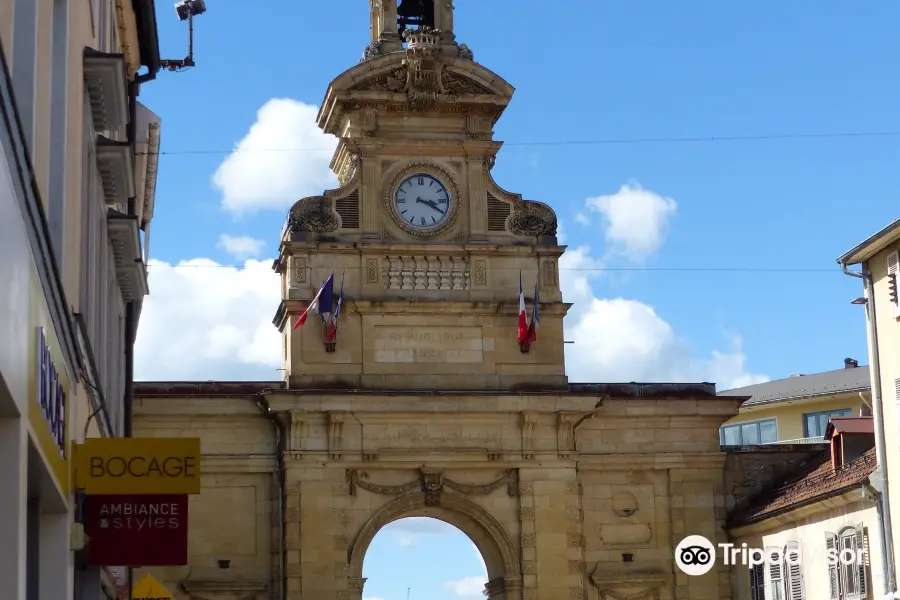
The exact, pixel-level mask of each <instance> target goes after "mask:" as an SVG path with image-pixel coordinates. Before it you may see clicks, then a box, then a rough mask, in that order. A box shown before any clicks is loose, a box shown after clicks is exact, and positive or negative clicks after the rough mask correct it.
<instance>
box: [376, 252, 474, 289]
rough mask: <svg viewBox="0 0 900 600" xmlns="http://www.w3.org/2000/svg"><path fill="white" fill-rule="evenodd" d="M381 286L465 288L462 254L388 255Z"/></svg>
mask: <svg viewBox="0 0 900 600" xmlns="http://www.w3.org/2000/svg"><path fill="white" fill-rule="evenodd" d="M384 260H385V263H386V269H385V275H386V276H385V277H384V282H385V287H386V288H387V289H389V290H468V289H469V287H470V283H471V282H470V274H469V261H468V260H467V258H466V257H465V256H388V257H386V258H385V259H384Z"/></svg>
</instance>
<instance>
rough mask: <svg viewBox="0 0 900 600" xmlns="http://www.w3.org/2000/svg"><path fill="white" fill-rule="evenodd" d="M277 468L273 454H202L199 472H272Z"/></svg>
mask: <svg viewBox="0 0 900 600" xmlns="http://www.w3.org/2000/svg"><path fill="white" fill-rule="evenodd" d="M277 469H278V462H277V460H276V458H275V454H274V453H273V454H202V455H201V456H200V472H201V474H206V475H208V474H211V473H234V474H243V473H274V472H275V471H276V470H277Z"/></svg>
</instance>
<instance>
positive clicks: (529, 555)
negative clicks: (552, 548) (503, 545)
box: [519, 471, 537, 600]
mask: <svg viewBox="0 0 900 600" xmlns="http://www.w3.org/2000/svg"><path fill="white" fill-rule="evenodd" d="M520 473H521V471H520ZM520 478H521V474H520ZM534 509H535V507H534V482H532V481H527V480H524V479H519V522H520V523H521V526H522V536H521V539H520V543H521V545H522V598H523V600H537V573H536V569H537V548H535V543H536V540H537V525H536V524H535V518H536V515H535V510H534Z"/></svg>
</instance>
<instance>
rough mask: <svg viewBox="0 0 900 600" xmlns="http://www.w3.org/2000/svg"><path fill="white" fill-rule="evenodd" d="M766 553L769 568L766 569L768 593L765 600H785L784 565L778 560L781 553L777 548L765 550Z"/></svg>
mask: <svg viewBox="0 0 900 600" xmlns="http://www.w3.org/2000/svg"><path fill="white" fill-rule="evenodd" d="M766 553H767V554H768V555H769V560H768V565H769V568H768V569H766V571H767V572H768V575H769V586H768V589H769V593H768V594H767V595H766V600H785V598H784V565H783V564H782V563H781V561H780V560H778V559H779V557H780V556H781V552H780V551H779V550H778V548H767V549H766Z"/></svg>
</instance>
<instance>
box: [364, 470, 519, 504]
mask: <svg viewBox="0 0 900 600" xmlns="http://www.w3.org/2000/svg"><path fill="white" fill-rule="evenodd" d="M367 477H368V474H367V473H365V472H360V471H359V470H357V469H347V472H346V478H347V485H348V488H349V490H350V495H351V496H355V495H356V488H357V487H360V488H362V489H364V490H366V491H367V492H370V493H372V494H377V495H379V496H391V497H394V498H396V497H398V496H405V495H407V494H413V493H416V492H424V493H425V505H426V506H438V505H440V502H441V494H442V493H443V491H444V488H447V489H449V490H453V491H454V492H456V493H457V494H460V495H463V496H487V495H488V494H492V493H493V492H495V491H496V490H498V489H500V488H501V487H502V486H503V485H506V493H507V494H509V495H510V496H517V495H518V493H519V473H518V471H517V470H515V469H509V470H507V471H504V473H503V475H501V476H500V477H499V478H498V479H495V480H494V481H491V482H489V483H482V484H472V483H459V482H457V481H453V480H452V479H447V478H446V477H444V476H443V475H442V474H441V473H440V472H439V471H433V470H428V469H422V470H421V471H420V472H419V477H418V478H417V479H416V480H415V481H410V482H409V483H403V484H400V485H378V484H375V483H372V482H370V481H366V478H367Z"/></svg>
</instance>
